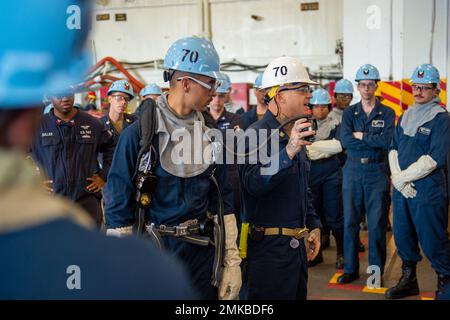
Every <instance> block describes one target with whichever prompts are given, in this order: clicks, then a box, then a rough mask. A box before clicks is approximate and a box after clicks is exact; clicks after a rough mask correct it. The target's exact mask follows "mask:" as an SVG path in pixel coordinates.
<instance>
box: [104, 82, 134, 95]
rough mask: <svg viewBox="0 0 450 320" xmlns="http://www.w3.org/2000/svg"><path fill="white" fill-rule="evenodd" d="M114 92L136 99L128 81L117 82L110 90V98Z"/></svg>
mask: <svg viewBox="0 0 450 320" xmlns="http://www.w3.org/2000/svg"><path fill="white" fill-rule="evenodd" d="M113 92H123V93H126V94H128V95H129V96H130V98H131V99H133V98H134V92H133V86H132V85H131V84H130V83H129V82H128V81H127V80H117V81H114V82H113V83H112V85H111V86H110V87H109V89H108V93H107V94H108V96H109V95H110V94H111V93H113Z"/></svg>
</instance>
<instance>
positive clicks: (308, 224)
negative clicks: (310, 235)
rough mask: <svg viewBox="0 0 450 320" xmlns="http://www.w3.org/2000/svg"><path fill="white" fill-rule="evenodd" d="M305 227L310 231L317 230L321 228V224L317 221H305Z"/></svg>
mask: <svg viewBox="0 0 450 320" xmlns="http://www.w3.org/2000/svg"><path fill="white" fill-rule="evenodd" d="M306 227H307V228H308V229H309V230H310V231H312V230H314V229H317V228H322V224H321V223H320V221H319V220H318V219H307V221H306Z"/></svg>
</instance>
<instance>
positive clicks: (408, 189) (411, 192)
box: [400, 182, 417, 199]
mask: <svg viewBox="0 0 450 320" xmlns="http://www.w3.org/2000/svg"><path fill="white" fill-rule="evenodd" d="M400 193H401V194H402V195H403V197H405V198H406V199H408V198H411V199H412V198H415V197H416V195H417V190H416V189H414V183H412V182H408V183H407V184H406V185H405V187H404V188H403V189H402V191H400Z"/></svg>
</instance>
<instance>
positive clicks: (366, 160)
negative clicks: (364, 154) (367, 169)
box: [361, 158, 369, 164]
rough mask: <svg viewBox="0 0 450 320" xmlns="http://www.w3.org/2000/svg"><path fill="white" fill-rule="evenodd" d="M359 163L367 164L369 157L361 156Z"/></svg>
mask: <svg viewBox="0 0 450 320" xmlns="http://www.w3.org/2000/svg"><path fill="white" fill-rule="evenodd" d="M361 163H362V164H368V163H369V158H361Z"/></svg>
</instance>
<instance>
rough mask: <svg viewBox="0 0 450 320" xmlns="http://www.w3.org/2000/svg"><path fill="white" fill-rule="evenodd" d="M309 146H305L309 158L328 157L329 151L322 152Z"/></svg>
mask: <svg viewBox="0 0 450 320" xmlns="http://www.w3.org/2000/svg"><path fill="white" fill-rule="evenodd" d="M309 147H310V146H306V150H308V156H309V158H310V159H311V160H313V161H314V160H320V159H327V158H329V157H330V154H329V153H323V152H320V151H317V150H312V149H310V148H309Z"/></svg>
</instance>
